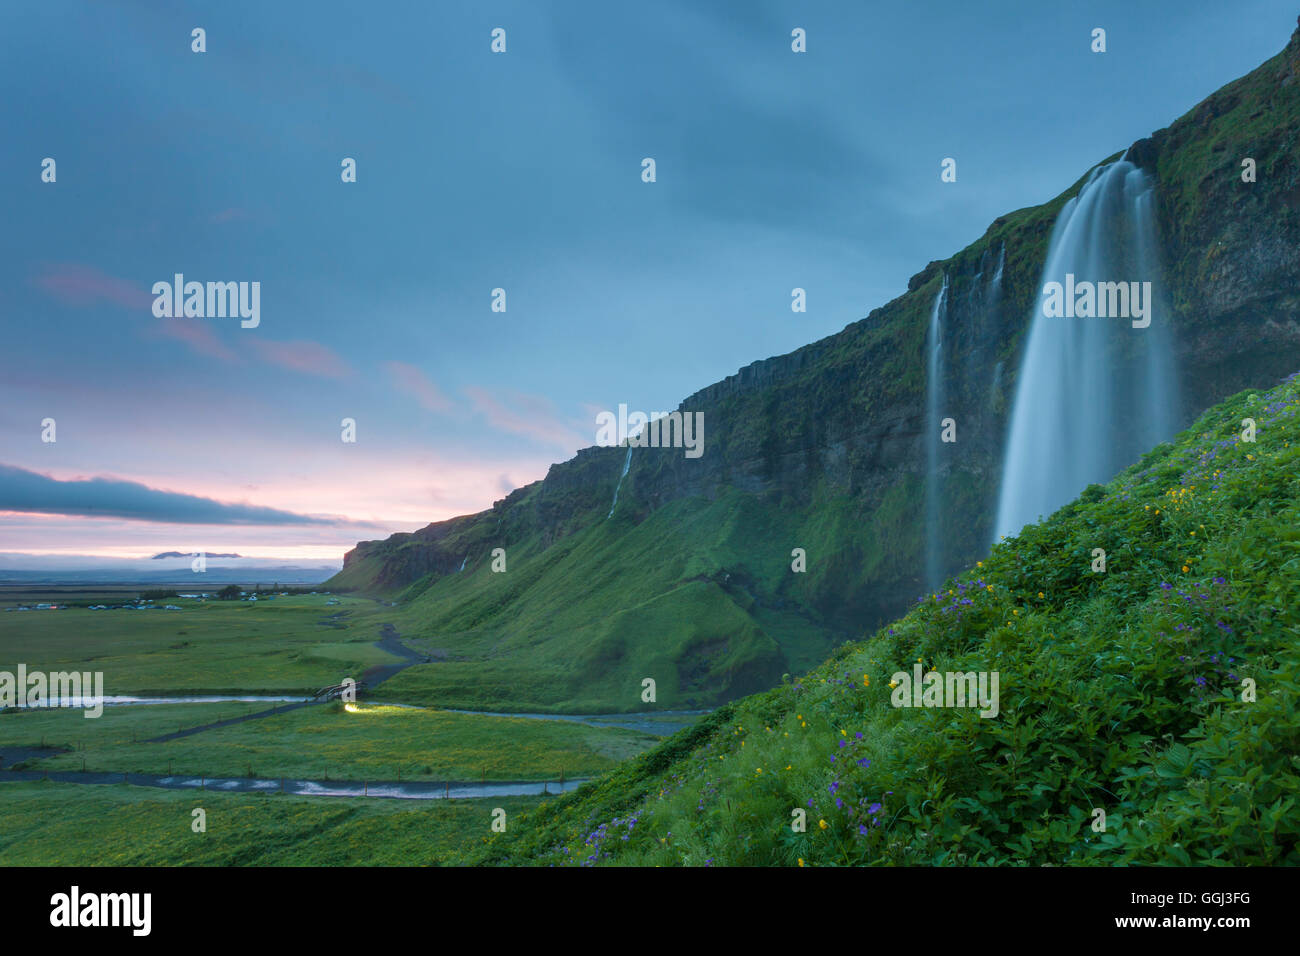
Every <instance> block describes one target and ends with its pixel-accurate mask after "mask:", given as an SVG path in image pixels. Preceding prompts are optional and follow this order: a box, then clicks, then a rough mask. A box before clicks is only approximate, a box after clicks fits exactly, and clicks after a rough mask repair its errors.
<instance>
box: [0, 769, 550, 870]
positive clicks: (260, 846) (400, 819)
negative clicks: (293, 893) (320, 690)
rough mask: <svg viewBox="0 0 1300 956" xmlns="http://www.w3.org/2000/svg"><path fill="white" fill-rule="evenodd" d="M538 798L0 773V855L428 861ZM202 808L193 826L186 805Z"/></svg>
mask: <svg viewBox="0 0 1300 956" xmlns="http://www.w3.org/2000/svg"><path fill="white" fill-rule="evenodd" d="M544 799H546V798H544V797H497V798H493V799H489V800H445V801H444V800H387V799H371V800H365V799H359V800H340V799H337V798H325V797H293V796H281V795H279V794H230V793H214V792H212V791H206V792H202V793H199V792H192V791H171V790H152V789H145V788H141V787H130V786H125V785H120V786H119V785H105V786H78V785H74V784H59V783H50V782H32V783H4V784H0V815H2V816H3V822H4V825H3V826H0V866H307V865H311V866H381V865H382V866H437V865H446V864H449V863H455V862H457V861H458V860H459V859H460V858H461V856H462V854H463V851H464V849H465V848H466V847H467V846H469V845H472V844H475V843H480V844H481V843H482V841H483V840H484V839H486V836H487V834H488V832H489V826H490V824H491V820H492V811H493V810H494V809H495V808H497V807H500V808H501V809H503V810H505V811H506V827H507V831H508V830H509V828H510V827H511V826H513V825H514V821H515V820H517V819H519V818H520V815H521V813H522V811H523V810H525V809H527V808H530V807H534V806H536V805H538V803H540V802H541V801H543V800H544ZM199 807H202V808H203V809H204V810H205V811H206V814H207V831H206V832H204V833H195V832H194V831H193V830H192V829H191V827H192V823H193V820H194V817H193V815H192V814H193V811H194V810H195V809H196V808H199Z"/></svg>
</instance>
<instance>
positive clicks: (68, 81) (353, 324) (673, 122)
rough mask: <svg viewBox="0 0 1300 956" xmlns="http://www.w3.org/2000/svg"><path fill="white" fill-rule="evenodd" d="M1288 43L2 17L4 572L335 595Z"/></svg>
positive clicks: (925, 11) (1015, 16)
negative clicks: (355, 562)
mask: <svg viewBox="0 0 1300 956" xmlns="http://www.w3.org/2000/svg"><path fill="white" fill-rule="evenodd" d="M1295 15H1296V10H1295V5H1294V3H1291V2H1282V0H1237V2H1234V3H1232V4H1193V3H1187V2H1186V0H1178V2H1134V0H1124V2H1114V3H1087V2H1055V0H1054V2H1041V3H1036V4H1035V3H1028V2H1006V3H996V2H994V3H980V4H973V3H969V2H965V0H959V2H928V3H927V2H911V3H901V2H900V3H889V4H886V3H876V2H838V3H831V2H802V3H793V2H761V0H752V2H744V3H741V2H735V0H733V2H717V0H692V2H675V0H660V2H656V3H653V4H618V5H613V4H608V3H597V2H585V0H550V2H538V0H528V2H522V3H502V2H468V0H466V2H450V3H438V4H430V3H427V2H417V3H395V2H394V3H389V2H382V3H375V4H369V5H355V4H341V3H333V2H319V3H312V4H305V3H265V2H261V0H257V2H251V3H250V2H239V0H221V2H212V3H198V2H185V3H170V4H169V3H162V2H146V0H129V2H111V0H98V2H75V3H74V2H57V0H56V2H43V3H41V4H17V3H9V4H4V5H3V8H2V9H0V86H2V88H3V89H4V90H5V91H6V95H5V96H4V97H3V98H2V99H0V130H2V131H3V137H2V138H0V343H2V345H0V568H3V567H8V568H22V567H50V566H57V565H64V566H73V565H77V564H84V563H86V561H85V559H86V558H87V557H90V556H93V557H96V558H99V559H110V558H118V559H128V558H132V559H134V558H140V557H144V556H148V555H149V554H151V553H154V552H160V551H173V550H174V551H181V552H185V553H190V552H195V551H204V552H232V553H239V554H242V555H244V556H246V557H253V558H266V559H281V560H288V561H302V560H312V561H317V562H321V561H324V562H334V563H337V562H338V561H340V560H341V558H342V555H343V552H344V551H346V550H347V549H348V548H350V547H352V545H353V544H354V543H355V542H356V541H357V540H361V539H373V538H379V537H384V536H386V535H388V534H389V533H392V532H394V531H412V530H415V529H417V528H419V527H422V526H423V525H425V524H427V523H429V522H430V521H435V520H440V519H443V518H447V517H451V516H453V515H458V514H466V513H472V512H475V511H479V510H482V509H484V508H488V507H490V506H491V505H492V503H493V502H494V501H496V500H498V499H500V498H501V497H503V496H504V495H505V494H506V493H508V492H509V491H510V490H511V489H513V488H515V487H518V486H521V485H524V484H527V483H529V482H531V481H535V480H537V479H539V478H542V477H544V475H545V474H546V470H547V468H548V467H549V466H550V465H551V464H552V463H554V462H560V461H564V460H566V459H568V458H570V457H572V455H573V454H574V453H575V452H576V451H577V450H578V449H579V448H582V447H585V446H588V445H592V444H594V443H595V439H596V423H595V416H596V415H597V413H598V412H600V411H601V410H607V409H608V410H613V409H617V408H618V405H619V404H620V403H624V404H626V405H628V407H629V408H631V409H640V410H644V411H646V412H653V411H661V410H669V409H673V408H676V407H677V405H678V403H679V402H680V401H681V400H682V399H683V398H685V397H686V396H688V395H690V394H692V393H693V392H695V391H697V390H699V389H700V388H703V387H705V386H707V385H709V384H711V383H713V382H715V381H718V380H721V379H722V378H725V377H726V376H727V375H730V374H733V373H735V372H736V371H737V370H738V369H739V368H741V367H742V366H745V365H747V364H749V363H750V362H753V361H755V360H758V359H763V358H766V357H768V356H771V355H776V354H781V353H785V352H789V351H792V350H794V349H796V348H798V347H799V346H801V345H804V344H806V343H808V342H811V341H814V340H816V339H819V338H822V337H824V336H826V335H829V334H832V333H834V332H837V331H839V330H840V329H842V328H843V327H844V326H845V325H847V324H849V323H851V322H854V321H856V320H858V319H860V318H862V317H863V316H865V315H866V314H867V313H868V312H870V311H871V309H873V308H875V307H877V306H879V305H882V304H884V303H885V302H887V301H889V300H890V299H893V298H894V297H896V296H898V295H899V294H901V293H902V292H904V291H905V290H906V284H907V280H908V278H909V277H910V276H912V275H913V274H915V273H916V272H919V271H920V270H921V269H922V268H923V267H924V266H925V264H926V263H927V262H929V261H931V260H934V259H942V258H946V257H948V256H950V255H952V254H953V253H955V252H957V251H958V250H960V249H961V248H963V247H964V246H965V245H967V244H968V243H970V242H971V241H973V240H975V239H977V238H978V237H979V236H981V235H982V234H983V233H984V231H985V229H986V228H987V227H988V225H989V223H990V222H991V221H992V220H993V219H995V218H996V217H997V216H999V215H1001V214H1003V213H1006V212H1009V211H1011V210H1014V209H1018V208H1022V207H1024V206H1028V205H1034V204H1037V203H1040V202H1044V201H1046V200H1048V199H1050V198H1052V197H1053V196H1055V195H1056V194H1058V193H1059V192H1060V191H1062V190H1063V189H1065V188H1067V187H1068V186H1069V185H1070V184H1072V183H1073V182H1074V181H1075V180H1076V179H1078V177H1079V176H1080V175H1081V174H1082V173H1083V172H1085V171H1086V170H1087V169H1088V168H1089V167H1090V166H1092V165H1093V164H1094V163H1096V162H1097V161H1099V160H1101V159H1103V158H1105V157H1106V156H1108V155H1110V154H1112V153H1114V152H1117V151H1118V150H1121V149H1123V148H1124V147H1126V146H1127V145H1129V144H1130V143H1132V142H1133V141H1134V140H1136V139H1139V138H1141V137H1143V136H1146V135H1149V134H1150V133H1151V132H1153V131H1154V130H1156V129H1159V128H1161V127H1164V126H1167V125H1169V124H1170V123H1171V122H1173V121H1174V120H1175V119H1176V118H1177V117H1179V116H1180V115H1182V114H1183V113H1185V112H1186V111H1188V110H1189V109H1191V108H1192V107H1193V106H1195V104H1196V103H1197V102H1198V101H1200V100H1201V99H1202V98H1204V97H1205V96H1206V95H1208V94H1210V93H1212V92H1213V91H1214V90H1216V89H1218V88H1219V87H1220V86H1222V85H1223V84H1225V83H1227V82H1229V81H1231V80H1233V79H1235V78H1237V77H1238V76H1241V75H1242V74H1244V73H1247V72H1249V71H1250V70H1252V69H1254V68H1255V67H1256V66H1258V65H1259V64H1260V63H1261V62H1263V61H1264V60H1265V59H1267V58H1269V57H1271V56H1273V55H1274V54H1275V53H1277V52H1278V50H1280V49H1281V48H1282V47H1283V46H1284V45H1285V43H1286V41H1287V38H1288V36H1289V35H1290V33H1291V31H1292V30H1293V29H1294V27H1295ZM196 27H201V28H202V29H203V30H204V31H205V44H206V50H205V52H201V53H199V52H194V51H193V49H192V45H193V43H194V40H193V37H192V30H194V28H196ZM1097 27H1100V28H1103V29H1105V30H1106V44H1107V49H1106V52H1105V53H1094V52H1092V50H1091V43H1092V31H1093V29H1094V28H1097ZM497 28H500V29H502V30H504V31H505V52H500V53H498V52H493V50H492V48H491V47H492V42H493V40H492V31H493V30H494V29H497ZM795 28H802V29H803V30H804V31H805V32H806V48H807V49H806V52H803V53H795V52H793V51H792V49H791V43H792V39H791V31H792V30H794V29H795ZM647 157H649V158H653V159H654V161H655V181H654V182H645V181H643V176H642V171H643V165H642V161H643V159H645V158H647ZM949 157H951V158H953V159H955V160H956V162H957V181H956V182H954V183H944V182H941V180H940V171H941V169H940V164H941V163H942V161H943V160H944V159H945V158H949ZM46 158H52V159H53V160H54V161H55V167H54V172H55V180H54V181H53V182H46V181H43V161H44V160H45V159H46ZM345 158H351V159H353V160H355V163H356V181H355V182H344V181H343V177H342V175H341V171H342V163H343V160H344V159H345ZM177 273H180V274H183V275H184V276H185V279H186V281H199V282H250V283H251V282H258V283H259V290H260V309H259V313H258V322H257V325H256V327H247V328H246V327H244V324H245V323H241V321H240V319H239V318H238V317H234V318H232V317H193V316H191V317H184V316H181V317H174V316H173V317H160V316H157V315H155V296H154V294H153V291H152V290H153V288H154V284H155V283H158V282H160V281H165V282H171V281H172V279H173V276H174V275H175V274H177ZM796 287H798V288H803V289H805V290H806V296H807V311H806V312H803V313H796V312H793V311H792V310H791V307H790V306H791V290H792V289H794V288H796ZM494 289H504V290H505V311H504V312H502V311H493V308H492V305H493V290H494ZM51 419H52V420H53V433H52V434H51V431H50V427H49V426H48V425H47V424H44V423H46V422H47V420H51ZM344 419H351V420H353V421H354V422H355V441H351V442H348V441H344V440H343V426H342V422H343V420H344ZM50 437H53V438H54V440H53V441H49V440H48V439H49V438H50Z"/></svg>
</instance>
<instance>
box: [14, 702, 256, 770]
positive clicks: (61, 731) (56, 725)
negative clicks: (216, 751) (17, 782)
mask: <svg viewBox="0 0 1300 956" xmlns="http://www.w3.org/2000/svg"><path fill="white" fill-rule="evenodd" d="M275 706H276V704H274V703H273V702H270V701H249V702H247V703H242V702H238V701H227V702H217V703H210V704H140V705H138V706H113V707H105V708H104V712H103V713H102V714H101V715H100V716H99V717H93V718H87V717H86V716H85V715H86V711H83V710H79V709H75V710H74V709H66V708H54V709H46V708H33V709H31V710H17V709H9V710H5V711H0V756H2V755H3V754H4V752H5V748H6V747H10V748H15V749H17V748H27V747H42V746H45V747H58V748H67V749H69V750H74V751H78V752H80V751H81V750H82V749H83V748H84V749H86V751H87V753H91V752H98V751H99V749H100V748H103V747H110V746H115V745H118V744H130V743H131V742H132V741H134V740H148V739H149V738H151V737H159V736H161V735H163V734H170V733H175V732H176V731H178V730H181V729H189V728H191V727H198V726H201V725H203V724H210V723H214V722H216V721H219V720H228V719H229V718H232V717H241V716H243V715H245V714H249V713H257V712H259V711H262V710H265V709H267V708H270V707H275ZM77 766H78V768H80V766H81V764H80V758H78V763H77ZM114 769H116V768H114Z"/></svg>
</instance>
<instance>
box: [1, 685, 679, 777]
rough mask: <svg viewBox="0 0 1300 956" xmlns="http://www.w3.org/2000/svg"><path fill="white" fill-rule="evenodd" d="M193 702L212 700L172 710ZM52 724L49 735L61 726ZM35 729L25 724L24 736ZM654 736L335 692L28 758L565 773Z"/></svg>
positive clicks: (277, 770) (214, 769) (181, 769)
mask: <svg viewBox="0 0 1300 956" xmlns="http://www.w3.org/2000/svg"><path fill="white" fill-rule="evenodd" d="M163 706H164V705H156V704H149V705H144V706H139V707H108V708H105V711H104V713H105V717H116V712H117V711H138V712H139V713H136V714H132V715H131V718H130V720H131V722H146V723H148V722H152V723H154V724H155V725H156V726H157V727H158V728H162V729H166V728H167V727H168V724H167V721H166V719H162V720H157V721H154V720H152V717H151V715H150V714H148V713H146V711H154V710H157V709H159V708H161V707H163ZM189 706H200V707H201V706H207V705H179V707H178V708H174V709H179V708H183V707H189ZM40 716H41V717H43V718H45V721H44V722H46V723H60V722H59V721H58V720H57V718H63V721H62V724H63V726H62V727H61V731H62V736H64V737H68V736H70V735H74V734H75V733H76V731H77V730H78V729H79V728H77V727H75V726H74V727H72V728H71V729H68V728H67V727H66V724H68V723H73V722H76V721H80V722H81V723H91V724H93V723H97V722H98V721H93V720H91V721H87V720H83V719H82V718H81V717H80V715H79V714H77V713H75V712H70V711H65V712H62V713H50V712H46V713H44V714H41V715H40ZM167 716H168V718H171V715H170V714H169V715H167ZM178 716H180V715H178ZM27 719H28V715H23V716H21V717H18V718H16V719H14V718H3V717H0V727H3V725H4V724H5V723H6V722H9V723H23V722H25V721H26V720H27ZM117 722H118V723H124V722H126V720H125V718H118V720H117ZM34 731H35V728H33V733H34ZM2 732H3V731H0V733H2ZM11 733H12V732H11ZM47 733H48V734H49V735H50V736H51V739H52V738H53V736H55V735H56V734H58V733H59V731H48V732H47ZM31 737H32V734H30V733H29V734H28V735H27V739H28V740H30V739H31ZM0 739H4V738H3V737H0ZM657 742H658V738H656V737H651V736H648V735H646V734H641V733H637V732H636V731H632V730H625V729H622V728H604V727H590V726H587V725H585V724H578V723H573V722H570V721H558V720H546V721H542V720H529V719H526V718H516V717H495V716H481V715H476V714H456V713H449V712H447V711H441V710H424V709H415V708H410V707H391V706H383V705H378V704H367V703H364V702H363V703H360V704H355V705H346V704H343V703H341V702H339V701H334V702H332V703H329V704H320V705H314V706H311V707H305V708H302V709H299V710H293V711H290V712H288V713H282V714H275V715H272V716H269V717H263V718H258V719H256V720H250V721H245V722H243V723H238V724H234V725H232V726H228V727H218V728H215V729H212V730H208V731H204V732H203V733H199V734H194V735H192V736H188V737H181V738H178V739H176V740H170V741H164V742H160V743H132V741H131V740H130V739H126V738H125V737H124V736H123V735H122V734H121V733H118V734H116V735H113V736H111V737H103V738H101V739H97V740H95V741H93V742H92V743H91V744H89V745H87V746H86V748H85V749H84V750H81V751H76V752H71V753H66V754H59V755H54V756H51V757H48V758H45V759H43V760H41V761H39V762H38V763H35V764H32V766H34V767H35V768H36V769H41V770H80V769H82V768H83V766H84V768H85V769H86V770H91V771H95V770H100V771H111V772H129V773H158V774H162V773H172V772H174V773H176V774H182V775H189V776H198V775H200V774H202V775H206V776H208V777H243V776H254V777H261V778H266V779H274V778H277V777H290V778H297V779H308V780H372V781H377V780H388V781H394V780H433V781H443V780H451V781H467V782H472V781H482V780H487V781H524V780H559V779H560V777H561V775H563V776H565V777H566V778H568V779H572V778H575V777H586V776H591V775H593V774H596V773H600V772H602V771H604V770H608V769H610V768H612V767H614V766H617V764H618V763H619V762H620V761H622V760H624V759H626V758H627V757H631V756H634V755H635V754H638V753H640V752H641V751H643V750H646V749H648V748H649V747H651V746H653V745H654V744H655V743H657Z"/></svg>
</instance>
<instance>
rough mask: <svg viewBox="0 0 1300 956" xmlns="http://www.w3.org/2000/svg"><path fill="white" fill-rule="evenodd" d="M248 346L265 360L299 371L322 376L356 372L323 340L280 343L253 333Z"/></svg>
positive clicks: (339, 376) (339, 375)
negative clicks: (321, 341)
mask: <svg viewBox="0 0 1300 956" xmlns="http://www.w3.org/2000/svg"><path fill="white" fill-rule="evenodd" d="M248 347H249V350H250V351H252V352H254V353H255V354H256V355H257V356H258V358H260V359H262V361H264V362H269V363H271V364H272V365H279V366H281V367H282V368H287V369H290V370H292V371H295V372H303V373H305V374H307V375H318V376H320V377H321V378H347V377H348V376H349V375H351V374H352V369H351V368H350V367H349V366H348V363H347V362H345V361H343V359H342V358H340V357H339V355H338V353H337V352H335V351H334V350H333V349H331V348H329V347H328V346H325V345H321V344H320V343H319V342H311V341H308V340H306V339H300V340H297V341H293V342H277V341H275V340H273V339H264V338H262V337H261V336H250V337H249V339H248Z"/></svg>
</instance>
